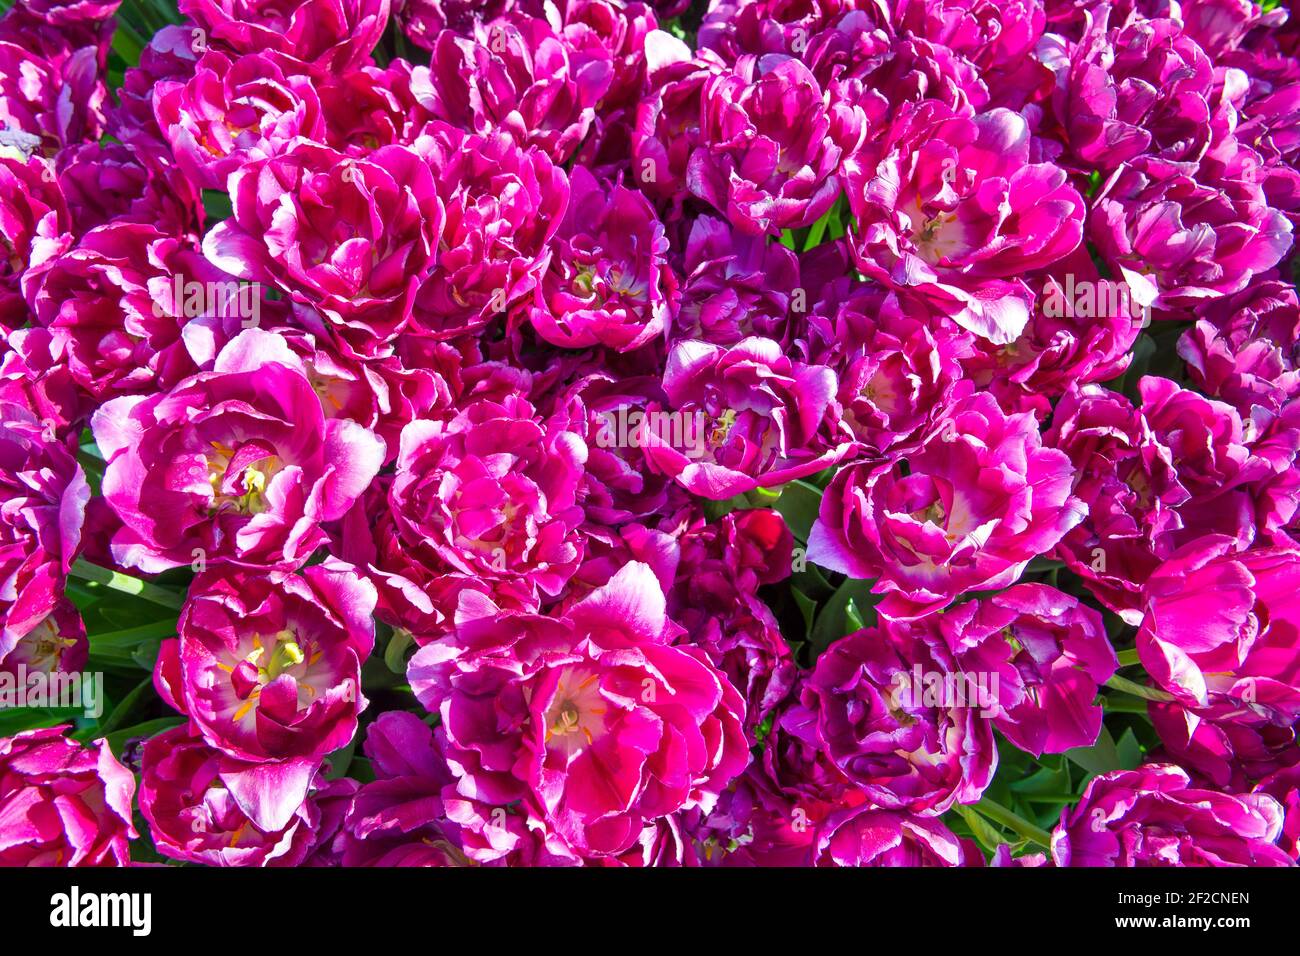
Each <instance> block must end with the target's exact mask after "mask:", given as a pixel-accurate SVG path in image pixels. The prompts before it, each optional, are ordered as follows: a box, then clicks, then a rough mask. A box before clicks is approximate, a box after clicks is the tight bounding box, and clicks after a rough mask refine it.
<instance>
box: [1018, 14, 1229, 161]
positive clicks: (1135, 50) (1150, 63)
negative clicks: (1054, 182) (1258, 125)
mask: <svg viewBox="0 0 1300 956" xmlns="http://www.w3.org/2000/svg"><path fill="white" fill-rule="evenodd" d="M1113 12H1114V11H1113V10H1112V9H1111V8H1110V7H1108V6H1099V7H1097V8H1096V9H1095V10H1094V11H1092V12H1091V13H1090V14H1089V16H1088V27H1087V30H1086V31H1085V32H1084V35H1083V37H1082V39H1080V41H1079V42H1078V43H1076V44H1070V45H1068V46H1067V45H1064V44H1062V43H1061V40H1060V38H1054V39H1052V40H1049V41H1048V43H1047V45H1046V48H1045V51H1044V60H1045V62H1046V63H1048V65H1049V66H1051V68H1052V70H1053V72H1054V73H1055V74H1056V90H1055V92H1054V93H1053V96H1052V100H1051V104H1052V109H1053V111H1054V112H1055V114H1056V115H1057V117H1058V118H1059V122H1060V123H1061V125H1062V132H1063V134H1064V135H1063V137H1062V139H1063V141H1064V144H1065V145H1066V146H1067V148H1068V149H1069V150H1070V151H1071V153H1072V159H1073V160H1074V161H1075V162H1077V163H1078V164H1079V165H1080V166H1081V167H1082V168H1084V169H1088V170H1092V169H1098V170H1102V171H1104V172H1109V171H1110V170H1113V169H1115V168H1116V167H1118V166H1119V165H1121V164H1122V163H1125V162H1127V161H1129V160H1131V159H1135V158H1137V157H1138V156H1152V157H1156V158H1159V159H1163V160H1167V161H1169V162H1174V163H1191V164H1195V163H1197V162H1199V161H1200V159H1201V158H1202V157H1203V156H1204V155H1205V153H1206V152H1207V150H1209V148H1210V146H1211V143H1212V142H1214V141H1215V140H1216V139H1218V138H1220V137H1222V136H1224V135H1226V134H1228V133H1230V132H1231V129H1232V126H1233V124H1234V123H1235V115H1234V113H1233V110H1232V107H1231V106H1230V105H1229V104H1228V103H1227V101H1226V100H1227V98H1226V96H1224V91H1223V88H1222V86H1221V85H1220V83H1219V82H1218V81H1217V80H1216V75H1215V69H1214V63H1213V62H1212V61H1211V60H1210V58H1209V57H1208V56H1206V54H1205V51H1204V50H1202V49H1201V47H1200V45H1199V44H1198V43H1197V42H1196V41H1195V40H1194V39H1192V37H1191V36H1189V35H1188V34H1187V33H1186V32H1185V31H1184V29H1183V26H1182V23H1181V22H1180V21H1178V20H1176V19H1155V20H1148V19H1146V18H1144V17H1136V18H1133V19H1131V20H1129V21H1128V22H1125V21H1124V20H1123V19H1122V18H1121V17H1115V18H1114V20H1113V21H1112V14H1113ZM1112 23H1113V24H1114V25H1112Z"/></svg>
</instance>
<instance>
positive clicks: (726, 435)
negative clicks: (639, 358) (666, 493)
mask: <svg viewBox="0 0 1300 956" xmlns="http://www.w3.org/2000/svg"><path fill="white" fill-rule="evenodd" d="M835 388H836V382H835V373H834V372H832V371H831V370H830V369H828V368H826V367H824V366H821V365H807V364H804V363H802V362H796V361H793V360H791V359H790V358H788V357H786V355H785V354H784V353H783V350H782V348H781V346H780V345H779V344H778V343H776V342H774V341H772V340H771V339H763V338H758V337H751V338H747V339H745V340H743V341H741V342H739V343H737V344H736V345H734V346H731V347H730V348H724V347H722V346H720V345H713V344H711V343H708V342H700V341H694V340H681V341H678V342H677V343H676V344H675V345H674V346H673V349H672V351H671V352H670V353H669V356H668V364H667V367H666V368H665V370H664V392H665V393H666V394H667V396H668V403H669V404H668V407H667V408H664V409H653V408H652V409H651V410H650V411H651V412H652V414H651V416H650V417H649V418H648V420H647V423H646V424H645V425H644V426H643V428H642V430H641V435H640V438H639V440H640V441H641V442H642V447H643V449H644V453H645V456H646V458H647V459H648V460H649V462H650V463H651V465H652V467H654V468H655V469H657V470H659V471H661V472H663V473H664V474H667V475H671V476H673V477H674V478H676V479H677V481H678V483H679V484H681V486H682V487H683V488H685V489H686V490H687V491H689V492H691V493H692V494H696V495H700V496H702V497H705V498H712V499H714V500H722V499H726V498H730V497H732V496H733V495H738V494H744V493H745V492H747V491H751V490H753V489H754V488H760V487H762V488H766V487H773V486H775V485H780V484H783V483H784V482H787V481H790V480H792V479H794V478H801V477H803V476H805V475H810V474H812V473H813V472H815V471H818V470H820V469H822V468H825V467H827V466H829V465H832V464H834V463H835V462H836V461H838V460H839V459H840V458H842V457H843V456H844V454H845V453H846V452H847V451H848V443H847V442H846V441H843V440H842V436H839V435H838V434H835V435H828V434H827V432H828V431H830V429H829V428H826V427H824V422H823V419H824V416H825V415H826V411H827V409H828V408H829V407H830V404H831V401H832V400H833V398H834V396H835Z"/></svg>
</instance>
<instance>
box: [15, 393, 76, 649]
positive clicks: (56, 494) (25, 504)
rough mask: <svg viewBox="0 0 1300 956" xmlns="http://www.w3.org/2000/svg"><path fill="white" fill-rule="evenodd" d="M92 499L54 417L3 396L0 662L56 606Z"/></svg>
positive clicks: (60, 598)
mask: <svg viewBox="0 0 1300 956" xmlns="http://www.w3.org/2000/svg"><path fill="white" fill-rule="evenodd" d="M89 500H90V488H89V487H88V486H87V485H86V476H85V474H84V473H83V472H82V470H81V466H80V465H79V464H77V461H76V459H75V458H73V457H72V454H71V453H70V452H69V451H68V449H67V447H66V446H65V445H63V444H61V443H59V442H57V441H56V440H55V437H54V425H53V423H52V422H51V423H49V424H47V423H44V422H41V421H39V420H38V419H37V418H36V417H35V416H34V415H32V414H31V412H29V411H27V409H25V408H23V407H21V406H19V405H14V404H11V403H8V402H0V501H2V502H3V508H0V660H3V659H4V658H5V657H6V655H8V654H9V653H10V652H11V651H12V650H13V648H14V646H15V644H17V643H18V641H19V639H20V638H22V637H23V636H25V635H27V634H29V633H30V632H31V631H32V630H33V629H34V628H37V627H39V626H40V625H41V623H42V622H43V621H45V620H46V619H47V618H48V617H49V615H50V614H51V613H53V612H54V611H55V609H56V608H57V607H58V606H59V604H60V602H61V600H62V597H63V586H64V582H65V580H66V578H67V574H68V570H69V568H70V567H71V566H72V561H73V558H74V557H75V556H76V554H77V550H78V548H79V547H80V544H81V526H82V522H83V520H84V518H85V511H86V502H87V501H89Z"/></svg>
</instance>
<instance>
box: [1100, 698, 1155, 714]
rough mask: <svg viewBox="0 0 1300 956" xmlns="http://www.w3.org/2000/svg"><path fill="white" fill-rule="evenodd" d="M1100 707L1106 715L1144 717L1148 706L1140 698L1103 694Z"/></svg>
mask: <svg viewBox="0 0 1300 956" xmlns="http://www.w3.org/2000/svg"><path fill="white" fill-rule="evenodd" d="M1101 706H1102V707H1103V708H1105V710H1106V713H1108V714H1143V715H1146V713H1147V712H1148V708H1149V706H1150V705H1149V703H1148V702H1147V701H1145V700H1143V699H1142V698H1141V697H1130V696H1129V695H1128V694H1118V695H1110V694H1104V695H1102V698H1101Z"/></svg>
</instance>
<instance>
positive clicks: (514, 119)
mask: <svg viewBox="0 0 1300 956" xmlns="http://www.w3.org/2000/svg"><path fill="white" fill-rule="evenodd" d="M431 49H432V51H433V58H432V62H431V63H430V64H429V66H428V68H427V69H425V68H417V69H416V71H415V75H414V77H413V80H412V83H413V87H412V88H413V89H414V91H415V93H416V96H417V98H419V99H420V101H421V105H423V106H424V107H425V108H426V109H427V110H428V111H429V112H430V113H431V114H432V115H433V117H434V118H435V119H439V120H444V121H446V122H448V123H450V124H451V125H452V126H456V127H458V128H460V129H462V130H464V131H465V132H467V133H478V134H487V133H490V132H494V131H496V132H505V133H508V134H510V136H512V137H513V138H514V139H515V141H516V142H517V143H518V144H519V145H520V146H521V147H525V146H536V147H538V148H539V149H541V150H542V151H543V152H545V153H546V154H547V155H548V156H549V157H550V158H551V159H552V160H554V161H555V162H556V163H557V164H558V163H563V162H565V161H567V160H568V159H569V158H571V157H572V156H573V154H574V152H576V151H577V149H578V147H579V146H581V145H582V142H583V140H585V139H586V137H587V134H588V133H589V132H590V130H591V128H592V124H593V121H594V120H595V115H596V105H597V104H598V103H599V102H600V101H601V98H602V97H604V96H605V94H606V93H607V92H608V91H609V87H610V83H611V82H612V81H613V78H614V64H613V62H612V60H611V57H610V51H609V50H607V49H606V48H605V47H604V46H603V45H602V44H599V43H594V44H579V43H577V42H576V38H571V37H570V36H569V35H568V34H567V32H561V33H557V32H556V31H555V30H554V29H553V28H552V26H551V25H550V24H548V23H547V22H546V20H543V19H539V18H534V17H528V16H523V15H512V14H507V15H506V16H503V17H500V18H498V19H496V20H493V21H492V22H491V23H484V24H480V25H478V26H476V27H475V30H474V36H473V38H467V37H463V36H460V35H458V34H457V33H455V32H454V31H452V30H445V31H443V32H442V33H440V34H438V36H437V38H436V39H435V40H434V42H433V45H432V47H431Z"/></svg>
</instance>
